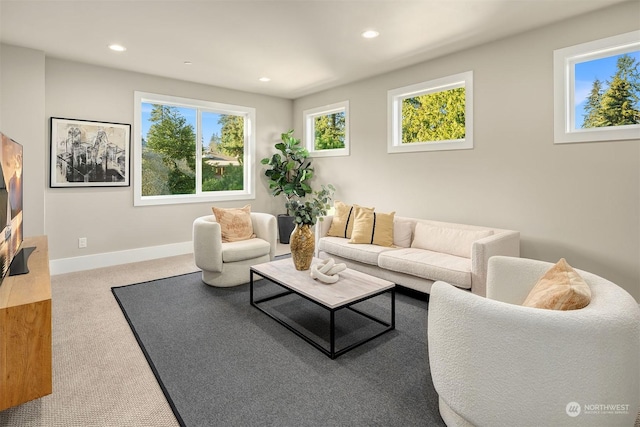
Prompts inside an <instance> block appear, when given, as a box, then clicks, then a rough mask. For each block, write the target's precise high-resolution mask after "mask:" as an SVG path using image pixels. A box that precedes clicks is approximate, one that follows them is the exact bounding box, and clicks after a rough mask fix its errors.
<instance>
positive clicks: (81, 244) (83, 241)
mask: <svg viewBox="0 0 640 427" xmlns="http://www.w3.org/2000/svg"><path fill="white" fill-rule="evenodd" d="M78 247H79V248H81V249H82V248H86V247H87V238H86V237H80V238H79V239H78Z"/></svg>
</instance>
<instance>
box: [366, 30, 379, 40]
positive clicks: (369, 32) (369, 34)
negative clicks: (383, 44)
mask: <svg viewBox="0 0 640 427" xmlns="http://www.w3.org/2000/svg"><path fill="white" fill-rule="evenodd" d="M379 35H380V33H379V32H377V31H375V30H367V31H365V32H363V33H362V37H364V38H365V39H375V38H376V37H378V36H379Z"/></svg>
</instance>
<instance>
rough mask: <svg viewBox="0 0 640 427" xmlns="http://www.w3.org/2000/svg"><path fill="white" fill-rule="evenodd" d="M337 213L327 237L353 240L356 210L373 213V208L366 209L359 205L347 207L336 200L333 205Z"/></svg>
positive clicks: (334, 215)
mask: <svg viewBox="0 0 640 427" xmlns="http://www.w3.org/2000/svg"><path fill="white" fill-rule="evenodd" d="M333 207H334V208H335V213H334V214H333V220H332V221H331V225H330V226H329V231H327V236H334V237H344V238H345V239H350V238H351V233H352V232H353V222H354V218H355V208H357V207H359V208H361V209H368V210H370V211H371V212H373V208H365V207H363V206H358V205H347V204H345V203H342V202H340V201H338V200H336V201H335V202H334V204H333Z"/></svg>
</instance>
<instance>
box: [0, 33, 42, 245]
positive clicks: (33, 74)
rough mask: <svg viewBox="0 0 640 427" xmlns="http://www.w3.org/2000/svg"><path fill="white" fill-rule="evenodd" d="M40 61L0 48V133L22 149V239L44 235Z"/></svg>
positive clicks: (33, 55)
mask: <svg viewBox="0 0 640 427" xmlns="http://www.w3.org/2000/svg"><path fill="white" fill-rule="evenodd" d="M44 61H45V58H44V54H43V53H42V52H39V51H35V50H32V49H23V48H16V47H14V46H7V45H0V87H1V88H2V91H1V93H2V96H1V97H0V118H1V120H0V131H2V132H3V133H4V134H5V135H7V136H9V137H10V138H12V139H13V140H15V141H16V142H19V143H20V144H22V146H23V158H24V164H23V176H24V180H23V181H24V185H23V192H24V198H23V203H24V204H23V208H24V209H23V214H24V217H23V227H24V235H25V236H38V235H42V234H44V233H45V232H44V211H45V207H44V188H45V185H46V180H45V178H46V163H47V159H48V152H49V148H48V147H49V146H48V144H47V143H46V141H45V116H44V108H45V105H44V104H45V101H44V84H45V83H44V82H45V77H44Z"/></svg>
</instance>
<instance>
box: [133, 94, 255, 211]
mask: <svg viewBox="0 0 640 427" xmlns="http://www.w3.org/2000/svg"><path fill="white" fill-rule="evenodd" d="M143 103H153V104H162V105H167V106H174V107H185V108H193V109H196V110H197V115H196V129H195V131H196V177H195V179H196V193H195V194H175V195H171V194H168V195H159V196H143V195H142V104H143ZM201 112H212V113H217V114H233V115H241V116H243V117H244V135H245V147H244V160H243V164H244V177H243V186H244V189H243V190H231V191H215V192H214V191H206V192H203V191H202V167H201V166H198V165H200V164H201V163H202V125H201V114H200V113H201ZM255 126H256V110H255V108H253V107H244V106H240V105H232V104H224V103H219V102H212V101H204V100H198V99H191V98H182V97H178V96H171V95H161V94H155V93H149V92H141V91H134V146H133V159H134V174H133V178H134V206H153V205H170V204H184V203H202V202H220V201H229V200H251V199H255V198H256V194H255V180H256V171H255V169H256V166H255V150H256V141H255V133H256V132H255Z"/></svg>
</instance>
